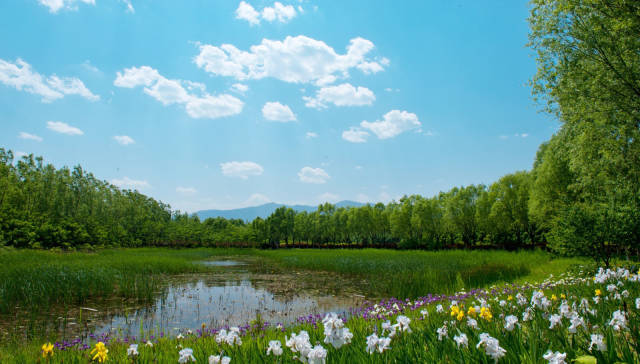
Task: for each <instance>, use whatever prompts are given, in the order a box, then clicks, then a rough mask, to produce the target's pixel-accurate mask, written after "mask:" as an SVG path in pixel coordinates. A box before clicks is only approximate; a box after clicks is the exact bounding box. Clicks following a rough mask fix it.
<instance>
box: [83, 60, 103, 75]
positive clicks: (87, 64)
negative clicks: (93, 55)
mask: <svg viewBox="0 0 640 364" xmlns="http://www.w3.org/2000/svg"><path fill="white" fill-rule="evenodd" d="M82 67H84V69H86V70H87V71H91V72H93V73H99V74H101V73H102V71H100V69H99V68H98V67H96V66H94V65H93V64H91V61H89V60H88V59H87V60H86V61H84V62H82Z"/></svg>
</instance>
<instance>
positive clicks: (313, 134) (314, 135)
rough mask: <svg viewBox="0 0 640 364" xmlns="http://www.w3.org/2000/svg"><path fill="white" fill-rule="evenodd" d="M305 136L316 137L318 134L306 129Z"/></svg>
mask: <svg viewBox="0 0 640 364" xmlns="http://www.w3.org/2000/svg"><path fill="white" fill-rule="evenodd" d="M305 137H306V138H307V139H313V138H317V137H318V134H317V133H315V132H312V131H308V132H307V134H305Z"/></svg>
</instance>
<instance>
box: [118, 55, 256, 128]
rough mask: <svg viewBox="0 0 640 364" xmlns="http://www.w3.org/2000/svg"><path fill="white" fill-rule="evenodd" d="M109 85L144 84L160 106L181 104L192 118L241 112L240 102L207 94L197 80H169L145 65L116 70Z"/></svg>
mask: <svg viewBox="0 0 640 364" xmlns="http://www.w3.org/2000/svg"><path fill="white" fill-rule="evenodd" d="M113 84H114V85H115V86H118V87H124V88H134V87H137V86H144V92H145V93H146V94H147V95H149V96H151V97H153V98H154V99H156V100H158V101H160V102H161V103H162V104H163V105H165V106H167V105H172V104H179V105H183V106H184V108H185V110H186V112H187V114H188V115H189V116H190V117H192V118H195V119H199V118H206V119H216V118H221V117H225V116H231V115H236V114H239V113H240V112H242V108H243V107H244V103H243V102H242V101H240V100H239V99H237V98H236V97H234V96H231V95H228V94H221V95H216V96H214V95H210V94H208V93H206V90H205V86H204V85H203V84H201V83H197V82H191V81H185V80H171V79H167V78H165V77H164V76H162V75H160V73H158V71H157V70H155V69H153V68H151V67H149V66H142V67H131V68H126V69H124V72H122V73H121V72H118V73H117V77H116V79H115V81H113Z"/></svg>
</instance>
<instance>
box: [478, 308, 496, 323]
mask: <svg viewBox="0 0 640 364" xmlns="http://www.w3.org/2000/svg"><path fill="white" fill-rule="evenodd" d="M480 317H482V318H483V319H485V320H487V321H491V319H492V318H493V315H492V314H491V310H489V308H488V307H482V308H480Z"/></svg>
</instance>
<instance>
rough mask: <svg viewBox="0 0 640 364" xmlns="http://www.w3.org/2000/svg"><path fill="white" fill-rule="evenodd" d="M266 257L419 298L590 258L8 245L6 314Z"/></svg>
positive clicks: (141, 295)
mask: <svg viewBox="0 0 640 364" xmlns="http://www.w3.org/2000/svg"><path fill="white" fill-rule="evenodd" d="M233 255H246V256H252V257H258V258H261V259H259V260H258V263H262V264H263V266H264V268H265V269H274V268H277V269H281V270H288V269H308V270H318V271H330V272H336V273H340V274H344V275H347V276H351V277H357V278H361V279H362V287H361V288H362V289H363V290H365V291H366V292H368V293H369V294H370V295H372V296H375V297H398V298H414V297H419V296H421V295H424V294H426V293H429V292H440V293H449V292H455V291H458V290H461V289H469V288H477V287H486V286H487V285H490V284H495V283H499V282H511V281H514V280H515V281H517V280H520V281H526V280H538V279H541V278H543V277H546V276H547V275H548V274H549V273H556V274H558V273H561V272H564V271H566V270H567V268H568V267H570V266H571V265H575V264H578V263H581V262H584V261H583V260H579V259H552V257H551V256H550V255H549V254H547V253H544V252H540V251H538V252H517V253H511V252H501V251H439V252H425V251H394V250H375V249H365V250H311V249H292V250H284V249H282V250H252V249H204V248H203V249H181V250H176V249H165V248H139V249H112V250H103V251H99V252H95V253H90V252H89V253H84V252H72V253H62V252H48V251H34V250H0V313H10V312H13V311H15V309H16V306H20V307H21V308H22V309H28V310H31V311H42V310H47V309H48V308H49V307H51V306H52V305H55V304H65V305H68V304H82V303H83V302H85V301H86V300H87V299H89V298H91V299H96V298H97V299H100V298H109V297H114V296H115V297H122V298H130V299H137V300H142V301H145V300H146V301H151V300H152V299H153V295H154V292H157V291H158V287H159V286H160V285H161V281H162V279H163V275H167V274H178V273H191V272H206V271H208V270H214V269H216V268H214V267H205V266H202V265H197V264H193V262H194V261H198V260H205V259H210V258H212V257H215V256H233Z"/></svg>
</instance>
